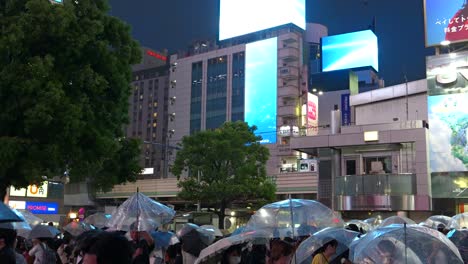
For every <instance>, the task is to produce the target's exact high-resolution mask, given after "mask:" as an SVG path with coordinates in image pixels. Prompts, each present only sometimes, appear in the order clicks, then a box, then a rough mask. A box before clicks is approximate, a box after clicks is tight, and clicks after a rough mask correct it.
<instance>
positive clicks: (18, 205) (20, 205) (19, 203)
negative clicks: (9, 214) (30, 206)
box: [8, 200, 26, 210]
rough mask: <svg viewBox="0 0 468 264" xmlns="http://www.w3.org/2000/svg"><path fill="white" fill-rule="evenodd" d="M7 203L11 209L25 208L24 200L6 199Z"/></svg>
mask: <svg viewBox="0 0 468 264" xmlns="http://www.w3.org/2000/svg"><path fill="white" fill-rule="evenodd" d="M8 205H9V206H10V207H11V208H13V209H19V210H24V209H26V202H25V201H13V200H10V201H8Z"/></svg>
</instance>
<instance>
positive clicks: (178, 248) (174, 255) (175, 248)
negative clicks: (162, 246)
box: [165, 243, 183, 264]
mask: <svg viewBox="0 0 468 264" xmlns="http://www.w3.org/2000/svg"><path fill="white" fill-rule="evenodd" d="M165 263H166V264H183V262H182V244H181V243H177V244H174V245H170V246H169V247H168V248H167V250H166V257H165Z"/></svg>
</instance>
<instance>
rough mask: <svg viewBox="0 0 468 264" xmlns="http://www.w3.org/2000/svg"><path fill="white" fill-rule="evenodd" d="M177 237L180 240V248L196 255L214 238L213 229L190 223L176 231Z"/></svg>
mask: <svg viewBox="0 0 468 264" xmlns="http://www.w3.org/2000/svg"><path fill="white" fill-rule="evenodd" d="M177 237H178V238H179V240H180V242H182V249H183V250H184V251H186V252H188V253H190V254H192V255H194V256H196V257H198V255H199V254H200V252H201V251H202V250H203V249H204V248H206V247H208V246H209V245H211V243H213V241H214V240H215V234H214V231H211V230H208V229H203V228H201V227H199V226H198V225H195V224H191V223H189V224H185V225H184V226H183V227H182V228H181V229H180V230H179V231H177Z"/></svg>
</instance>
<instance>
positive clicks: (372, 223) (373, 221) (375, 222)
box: [362, 215, 382, 229]
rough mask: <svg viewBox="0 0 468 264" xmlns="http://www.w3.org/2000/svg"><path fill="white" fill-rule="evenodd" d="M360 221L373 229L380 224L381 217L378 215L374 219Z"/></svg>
mask: <svg viewBox="0 0 468 264" xmlns="http://www.w3.org/2000/svg"><path fill="white" fill-rule="evenodd" d="M362 221H363V222H364V223H367V224H369V225H370V226H371V227H372V229H374V228H376V227H378V226H379V225H380V224H381V223H382V216H380V215H378V216H376V217H371V218H367V219H364V220H362Z"/></svg>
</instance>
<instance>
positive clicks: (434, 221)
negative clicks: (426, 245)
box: [421, 215, 452, 229]
mask: <svg viewBox="0 0 468 264" xmlns="http://www.w3.org/2000/svg"><path fill="white" fill-rule="evenodd" d="M450 220H452V218H451V217H449V216H446V215H432V216H430V217H429V218H427V219H426V220H425V221H424V222H422V223H421V224H422V225H423V226H427V227H430V228H432V229H437V228H438V227H439V226H440V225H441V224H442V225H444V227H447V226H448V225H449V222H450Z"/></svg>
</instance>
